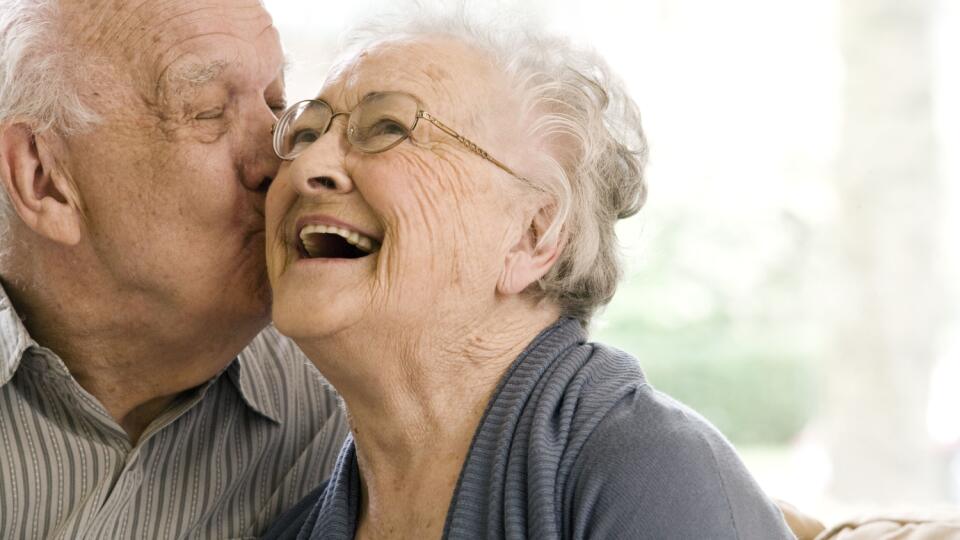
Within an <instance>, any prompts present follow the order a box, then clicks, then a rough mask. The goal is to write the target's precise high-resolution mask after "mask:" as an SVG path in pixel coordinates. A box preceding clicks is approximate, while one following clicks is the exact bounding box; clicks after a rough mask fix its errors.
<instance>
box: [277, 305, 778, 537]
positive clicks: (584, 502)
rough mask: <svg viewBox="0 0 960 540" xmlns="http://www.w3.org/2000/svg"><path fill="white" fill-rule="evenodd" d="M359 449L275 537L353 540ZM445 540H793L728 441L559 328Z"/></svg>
mask: <svg viewBox="0 0 960 540" xmlns="http://www.w3.org/2000/svg"><path fill="white" fill-rule="evenodd" d="M359 501H360V473H359V469H358V468H357V459H356V451H355V447H354V441H353V439H352V438H348V439H347V441H346V443H345V444H344V446H343V448H342V449H341V453H340V457H339V459H338V462H337V465H336V467H335V468H334V471H333V473H332V476H331V478H330V480H329V481H328V482H327V483H325V484H324V485H323V486H321V487H320V488H318V489H317V490H316V491H315V492H314V493H312V494H311V495H309V496H308V497H307V498H306V499H304V500H303V501H301V503H300V504H298V505H297V507H295V508H293V509H291V510H290V511H288V512H287V513H286V514H285V515H284V516H282V517H281V518H280V520H279V521H278V522H277V523H276V524H275V525H274V526H273V527H272V528H271V529H270V531H268V533H267V535H266V538H280V539H294V538H295V539H300V540H306V539H310V540H313V539H321V538H323V539H345V540H346V539H352V538H353V536H354V533H355V527H356V520H357V511H358V504H359ZM443 537H444V538H451V539H454V538H456V539H461V538H462V539H477V538H487V539H499V538H511V539H521V538H537V539H540V538H578V539H579V538H632V539H642V538H649V539H656V540H665V539H706V538H709V539H716V540H720V539H738V538H739V539H763V540H776V539H780V538H788V539H792V538H794V537H793V535H792V534H791V533H790V531H789V530H788V529H787V527H786V524H785V523H784V521H783V516H782V514H781V513H780V511H779V510H778V509H777V507H776V506H774V504H773V503H772V502H771V501H770V500H769V499H768V498H767V497H766V496H765V495H764V494H763V492H762V491H761V490H760V488H759V487H758V486H757V484H756V483H755V482H754V480H753V479H752V478H751V477H750V474H749V473H748V472H747V470H746V469H745V468H744V466H743V464H742V463H741V462H740V459H739V458H738V457H737V455H736V453H735V452H734V450H733V448H732V447H731V446H730V443H729V442H727V440H726V439H725V438H724V437H723V436H722V435H721V434H720V433H719V432H717V430H716V429H714V428H713V427H712V426H711V425H710V424H709V423H708V422H707V421H706V420H704V419H703V418H702V417H700V416H699V415H698V414H697V413H695V412H693V411H692V410H690V409H688V408H686V407H685V406H684V405H682V404H680V403H678V402H676V401H674V400H672V399H670V398H669V397H667V396H665V395H663V394H661V393H659V392H657V391H655V390H653V389H652V388H651V387H650V385H649V384H648V383H647V381H646V380H645V379H644V376H643V374H642V373H641V371H640V368H639V367H638V365H637V360H636V359H635V358H633V357H631V356H630V355H628V354H626V353H624V352H621V351H618V350H616V349H612V348H610V347H605V346H603V345H599V344H595V343H587V342H586V339H585V333H584V331H583V329H582V327H581V326H580V324H579V323H578V322H576V321H574V320H570V319H564V320H561V321H559V322H557V323H556V324H554V325H553V326H551V327H550V328H548V329H546V330H544V331H543V332H542V333H541V334H540V335H539V336H537V338H536V339H535V340H534V341H533V342H532V343H531V344H530V346H529V347H527V350H526V351H524V352H523V353H522V354H521V355H520V356H519V358H517V360H516V361H515V362H514V363H513V365H512V366H511V368H510V370H509V371H508V372H507V374H506V375H505V376H504V378H503V380H502V381H501V382H500V385H499V386H498V387H497V390H496V392H495V393H494V395H493V398H492V399H491V402H490V404H489V405H488V407H487V410H486V412H485V413H484V416H483V419H482V420H481V421H480V425H479V426H478V428H477V431H476V434H475V435H474V439H473V443H472V444H471V446H470V450H469V452H468V454H467V459H466V462H465V463H464V466H463V470H462V471H461V473H460V479H459V481H458V483H457V487H456V489H455V490H454V494H453V499H452V500H451V502H450V508H449V510H448V512H447V521H446V525H445V528H444V534H443Z"/></svg>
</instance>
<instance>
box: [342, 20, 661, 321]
mask: <svg viewBox="0 0 960 540" xmlns="http://www.w3.org/2000/svg"><path fill="white" fill-rule="evenodd" d="M417 8H418V9H408V10H406V11H405V12H404V13H402V14H399V15H395V16H378V17H377V18H376V19H373V20H375V21H376V22H370V23H366V24H363V25H361V26H358V27H357V28H356V29H355V30H352V31H350V32H348V33H347V34H346V35H345V42H344V49H345V52H346V53H347V54H346V57H347V58H349V57H351V56H352V55H353V54H355V53H356V52H357V51H358V50H361V49H364V48H368V47H371V46H373V45H376V44H377V43H383V42H388V41H394V40H399V39H405V38H415V37H419V36H446V37H450V38H453V39H456V40H458V41H461V42H463V43H465V44H466V45H468V46H472V47H474V48H476V49H477V50H478V51H479V52H480V53H481V54H486V55H488V56H489V57H490V58H491V60H492V61H493V62H494V64H495V65H496V66H497V67H498V68H499V69H501V70H502V71H503V73H504V74H505V75H506V76H507V78H508V80H509V81H510V83H511V84H512V91H513V92H514V96H513V97H514V98H516V100H517V102H518V103H520V104H521V105H522V109H523V111H525V119H527V120H529V122H528V123H527V124H526V125H527V129H526V133H524V134H523V137H524V140H526V141H530V144H529V146H528V147H527V148H529V149H531V152H528V153H527V156H531V157H532V158H533V161H535V162H537V163H536V165H534V166H533V170H534V171H535V174H532V175H530V178H529V180H530V183H531V184H532V186H531V187H533V188H534V189H536V190H537V191H540V192H544V193H547V194H548V195H549V196H550V197H551V198H552V199H553V201H554V202H555V210H556V211H555V214H554V220H553V223H552V225H551V226H550V228H549V229H548V231H547V233H546V234H545V235H544V237H545V239H549V238H550V237H551V236H554V235H558V234H561V233H562V234H565V235H566V237H567V243H566V246H565V247H564V249H563V252H562V253H561V255H560V257H559V258H558V260H557V262H556V264H555V265H554V266H553V268H552V269H551V270H550V271H549V272H548V273H547V275H545V276H544V277H543V278H542V279H540V280H539V282H538V283H537V285H536V286H535V287H533V288H532V290H531V292H532V293H534V294H537V295H538V296H539V297H546V298H549V299H551V300H553V301H555V302H556V303H557V304H558V305H559V306H560V307H561V309H562V310H563V313H564V315H566V316H569V317H573V318H576V319H578V320H580V322H581V323H582V324H584V325H587V324H588V323H589V321H590V318H591V317H592V316H593V314H594V313H595V312H596V310H597V309H598V308H600V307H602V306H604V305H606V304H607V303H608V302H609V301H610V300H611V298H613V294H614V292H615V290H616V287H617V284H618V281H619V279H620V277H621V275H622V263H621V262H620V257H619V248H618V245H617V238H616V233H615V231H614V226H615V224H616V223H617V221H618V220H620V219H623V218H626V217H629V216H632V215H634V214H636V213H637V212H638V211H639V210H640V208H641V207H642V206H643V203H644V201H645V199H646V183H645V181H644V167H645V165H646V160H647V144H646V138H645V136H644V133H643V129H642V127H641V124H640V113H639V111H638V109H637V106H636V104H635V103H634V102H633V101H632V100H631V99H630V98H629V97H628V95H627V92H626V88H625V86H624V85H623V83H622V82H621V81H620V80H619V79H618V78H616V77H615V76H614V75H613V74H612V73H611V72H610V70H609V68H608V67H607V63H606V62H605V61H604V60H603V58H601V57H600V56H599V55H598V54H597V53H596V52H594V51H592V50H590V49H586V48H580V47H576V46H574V45H573V44H572V43H571V42H570V41H569V40H568V39H564V38H561V37H557V36H550V35H547V34H544V33H542V32H540V31H537V30H533V29H532V28H518V27H517V25H516V23H515V21H503V20H498V21H492V22H488V23H484V22H478V21H477V20H476V18H474V17H472V16H471V15H470V14H468V13H467V12H466V10H465V8H464V7H463V6H461V7H460V9H459V10H452V11H451V10H450V9H449V8H447V9H444V8H439V9H434V10H431V9H423V7H422V6H417ZM537 148H541V149H544V150H542V151H539V152H537V151H534V150H532V149H537Z"/></svg>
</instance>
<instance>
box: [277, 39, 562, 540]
mask: <svg viewBox="0 0 960 540" xmlns="http://www.w3.org/2000/svg"><path fill="white" fill-rule="evenodd" d="M380 91H398V92H405V93H408V94H411V95H413V96H415V97H416V98H418V100H419V101H420V104H421V106H422V108H423V109H424V110H426V111H427V112H429V113H431V114H432V115H434V116H436V117H438V118H440V119H441V120H442V121H443V122H444V123H445V124H447V125H448V126H450V127H451V128H453V129H454V130H456V131H458V132H459V133H460V134H461V135H463V136H465V137H467V138H469V139H471V140H473V141H474V142H476V143H477V144H478V145H480V146H481V147H482V148H484V149H485V150H487V151H488V152H490V154H491V155H493V156H495V157H496V158H497V159H498V160H500V161H502V162H504V163H507V164H508V165H509V166H510V167H511V168H512V169H514V170H516V171H518V172H519V173H520V174H526V171H528V170H529V166H528V163H527V162H526V160H525V159H524V157H525V154H529V153H530V152H531V150H532V145H531V144H529V141H522V140H518V139H519V136H518V134H519V133H522V129H521V128H520V125H521V124H522V122H523V119H522V117H521V115H520V114H519V112H518V111H519V106H518V104H517V103H516V102H515V101H514V100H512V99H511V94H510V91H509V87H508V85H507V82H506V81H505V76H504V75H503V74H502V73H500V72H499V71H498V70H497V69H496V68H495V67H494V66H493V65H492V63H491V62H490V61H489V59H488V58H487V57H486V56H484V55H483V54H480V53H479V52H478V51H476V50H474V49H472V48H470V47H469V46H467V45H464V44H462V43H460V42H457V41H454V40H452V39H450V38H446V37H441V36H429V37H419V38H411V39H406V40H397V41H391V42H386V43H382V44H380V45H378V46H375V47H373V48H371V49H368V50H366V51H364V52H362V53H360V54H359V55H358V56H357V57H355V58H350V59H347V60H345V61H344V62H343V63H342V64H340V65H339V66H338V68H337V69H335V70H334V72H333V74H332V75H331V76H330V78H329V79H328V81H327V83H326V84H325V85H324V87H323V90H322V91H321V93H320V96H319V97H320V98H321V99H323V100H325V101H327V102H328V103H329V104H330V105H331V106H332V107H333V109H334V110H335V111H351V110H353V109H354V107H356V105H357V104H358V103H359V102H360V101H361V100H362V99H363V97H364V96H366V95H367V94H369V93H372V92H380ZM345 124H346V118H345V117H342V116H340V117H337V118H336V119H335V121H334V124H333V126H332V127H331V130H330V131H329V132H328V133H327V134H326V135H324V136H323V137H321V138H320V139H319V140H317V141H316V142H314V143H313V144H311V145H310V146H309V147H308V148H307V149H306V150H305V151H304V152H303V153H302V154H300V156H299V157H297V158H296V159H295V160H293V161H291V162H286V163H284V164H283V165H282V166H281V169H280V172H279V173H278V175H277V179H276V181H275V182H274V183H273V185H272V186H271V188H270V192H269V194H268V197H267V266H268V270H269V275H270V280H271V283H272V285H273V288H274V305H273V317H274V322H275V324H276V325H277V328H278V329H280V331H281V332H283V333H285V334H287V335H290V336H292V337H293V338H294V339H295V340H296V342H297V344H298V345H300V346H301V347H302V348H303V350H304V351H305V352H306V353H307V355H308V356H309V357H310V358H311V359H312V360H313V361H314V363H315V364H316V365H317V367H318V368H319V369H320V371H321V372H322V373H323V374H324V375H325V376H326V377H327V379H328V380H329V381H330V382H332V383H333V385H334V386H335V387H336V388H337V390H338V391H339V392H340V393H341V395H342V396H343V398H344V401H345V402H346V405H347V410H348V412H349V415H350V418H351V428H352V431H353V434H354V438H355V440H356V445H357V456H358V460H359V462H360V464H361V465H360V469H361V477H362V481H363V486H364V489H363V499H362V505H363V508H362V509H361V511H360V514H361V516H362V517H361V519H360V522H359V524H358V531H357V537H358V538H387V537H393V538H436V537H439V536H440V535H441V529H442V526H443V522H444V517H445V515H446V509H447V506H448V505H449V502H450V497H451V495H452V493H453V486H454V485H455V483H456V479H457V474H458V472H459V470H460V466H461V465H462V463H463V459H464V456H465V455H466V451H467V448H468V447H469V443H470V440H471V436H472V434H473V431H474V429H475V428H476V425H477V423H478V422H479V418H480V416H481V414H482V412H483V409H484V406H485V405H486V403H487V401H488V400H489V397H490V395H491V393H492V391H493V389H494V387H495V386H496V383H497V381H498V380H499V379H500V377H501V376H502V374H503V373H504V371H505V370H506V369H507V367H508V366H509V364H510V363H511V362H512V361H513V359H515V358H516V357H517V355H518V354H519V353H520V351H521V350H522V349H523V348H524V347H525V346H526V344H527V343H529V342H530V340H531V339H533V337H534V336H535V335H536V334H537V333H539V331H540V330H542V329H543V328H544V327H545V326H546V325H548V324H549V323H551V322H553V321H554V320H555V319H556V318H557V317H558V316H559V309H558V308H557V306H555V305H552V304H550V303H549V302H546V301H539V300H537V299H535V298H532V297H531V296H528V295H525V294H522V293H523V291H524V290H525V289H526V288H527V287H528V286H529V285H530V284H532V283H533V282H535V281H536V280H537V279H538V278H539V277H540V276H542V275H543V274H544V273H545V272H546V271H547V270H548V269H549V267H550V266H551V265H552V264H553V262H554V261H555V257H556V254H557V253H558V249H557V245H556V244H553V245H548V246H546V247H545V248H542V249H541V248H535V247H534V244H535V243H536V240H535V239H536V238H537V237H538V235H539V234H540V233H542V232H543V227H542V225H543V223H542V220H540V221H536V220H537V219H539V218H538V216H542V212H541V210H542V209H543V205H544V201H543V200H542V196H540V195H536V194H534V193H532V191H531V190H529V189H528V188H526V187H524V186H523V184H522V182H520V181H519V180H517V179H516V178H513V177H511V176H510V175H509V174H508V173H506V172H504V171H503V170H501V169H500V168H498V167H496V166H495V165H493V164H492V163H491V162H489V161H487V160H485V159H483V158H481V157H479V156H478V155H477V154H475V153H472V152H471V151H470V150H468V149H467V148H466V147H464V146H463V145H462V144H460V143H459V142H458V141H457V140H456V139H455V138H453V137H451V136H450V135H448V134H445V133H443V132H442V131H441V130H439V129H438V128H436V127H434V126H433V125H431V124H430V123H429V122H427V121H424V120H421V121H420V123H419V124H418V126H417V127H416V129H415V130H414V132H413V134H412V136H411V139H409V140H406V141H404V142H402V143H401V144H399V145H398V146H396V147H394V148H392V149H390V150H388V151H385V152H382V153H377V154H365V153H362V152H360V151H358V150H356V149H355V148H353V147H352V146H351V145H350V144H349V142H348V141H347V139H346V129H345ZM304 219H307V220H317V221H318V222H324V223H335V224H337V226H338V227H342V228H347V229H348V230H351V229H352V230H354V231H357V232H360V233H362V234H364V235H366V236H369V237H372V238H374V239H375V240H377V241H379V242H381V243H382V246H381V247H380V249H379V251H376V252H374V253H372V254H370V255H367V256H365V257H362V258H357V259H344V258H331V259H307V258H302V256H301V254H300V253H299V250H298V244H297V240H298V235H297V233H298V223H299V222H302V221H303V220H304ZM534 223H536V224H537V227H534ZM538 227H539V229H538V230H534V229H537V228H538Z"/></svg>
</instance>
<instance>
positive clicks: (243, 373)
mask: <svg viewBox="0 0 960 540" xmlns="http://www.w3.org/2000/svg"><path fill="white" fill-rule="evenodd" d="M236 364H237V365H236V367H235V368H234V369H233V370H232V372H231V377H232V378H233V379H234V382H235V383H236V384H237V385H238V387H239V388H240V390H241V392H242V393H243V394H244V395H245V396H247V397H248V398H249V399H250V400H251V401H255V402H257V403H260V404H262V405H263V406H264V407H265V408H267V409H272V410H273V411H272V412H273V413H274V414H273V415H272V416H274V417H275V418H277V419H279V418H281V417H288V416H289V415H291V414H295V412H296V411H298V410H299V411H301V414H300V416H303V414H304V413H303V411H304V410H306V411H309V412H310V414H311V415H312V416H324V415H327V416H329V415H333V414H339V413H340V406H339V398H338V396H337V393H336V391H335V390H334V389H333V387H332V386H331V385H330V383H328V382H327V381H326V379H324V378H323V376H322V375H321V374H320V372H319V371H318V370H317V368H316V366H314V365H313V363H312V362H311V361H310V359H309V358H307V357H306V355H305V354H303V352H302V351H301V350H300V348H299V347H298V346H297V345H296V343H294V342H293V341H292V340H291V339H290V338H288V337H285V336H283V335H281V334H280V333H279V332H277V330H276V329H275V328H274V327H273V326H272V325H271V326H269V327H267V328H266V329H264V330H263V331H262V332H260V334H258V335H257V337H256V338H254V340H253V341H252V342H251V343H250V344H249V345H248V346H247V347H246V349H244V350H243V351H242V352H241V353H240V355H239V357H238V360H237V362H236Z"/></svg>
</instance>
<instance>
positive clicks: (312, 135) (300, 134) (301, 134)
mask: <svg viewBox="0 0 960 540" xmlns="http://www.w3.org/2000/svg"><path fill="white" fill-rule="evenodd" d="M319 138H320V134H319V133H317V130H315V129H301V130H299V131H297V132H294V134H293V137H291V138H290V140H291V142H292V143H293V145H294V146H298V145H301V144H310V143H312V142H314V141H316V140H317V139H319Z"/></svg>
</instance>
